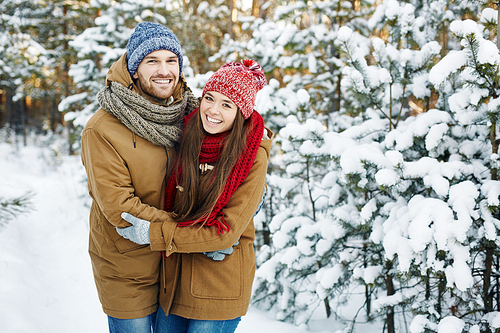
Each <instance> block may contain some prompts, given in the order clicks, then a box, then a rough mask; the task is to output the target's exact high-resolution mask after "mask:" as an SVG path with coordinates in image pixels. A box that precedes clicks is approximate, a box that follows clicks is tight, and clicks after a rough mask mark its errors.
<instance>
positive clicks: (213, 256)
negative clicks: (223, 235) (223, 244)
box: [203, 240, 240, 261]
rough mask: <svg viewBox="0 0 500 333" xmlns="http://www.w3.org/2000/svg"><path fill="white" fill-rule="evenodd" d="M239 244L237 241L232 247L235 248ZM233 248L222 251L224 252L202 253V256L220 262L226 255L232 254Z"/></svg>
mask: <svg viewBox="0 0 500 333" xmlns="http://www.w3.org/2000/svg"><path fill="white" fill-rule="evenodd" d="M239 243H240V242H239V240H237V241H236V243H234V245H233V246H236V245H238V244H239ZM233 246H231V247H230V248H228V249H224V250H219V251H212V252H203V254H204V255H206V256H207V257H209V258H210V259H212V260H215V261H222V260H223V259H224V258H225V257H226V255H230V254H232V253H233Z"/></svg>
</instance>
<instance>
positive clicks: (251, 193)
mask: <svg viewBox="0 0 500 333" xmlns="http://www.w3.org/2000/svg"><path fill="white" fill-rule="evenodd" d="M266 130H267V133H268V137H269V138H270V139H265V140H262V141H261V144H260V147H259V149H258V152H257V156H256V158H255V161H254V164H253V166H252V168H251V170H250V173H249V174H248V176H247V178H246V179H245V180H244V181H243V183H242V184H241V185H240V186H239V187H238V189H237V190H236V191H235V192H234V193H233V195H232V196H231V198H230V200H229V202H228V203H227V205H226V206H225V207H224V208H223V210H222V211H223V213H224V216H225V218H224V221H225V222H226V223H227V224H228V225H229V226H230V231H229V232H225V233H223V234H218V228H217V227H215V226H214V227H201V228H200V227H199V226H197V225H195V226H192V227H177V226H176V224H175V223H172V222H168V221H167V222H163V223H161V222H162V221H161V220H157V221H159V222H158V223H151V226H150V229H149V233H150V239H151V248H152V249H153V250H157V251H158V250H160V251H163V250H164V251H166V252H165V253H166V256H165V258H164V260H163V267H162V272H161V276H162V277H161V288H160V305H161V307H162V309H163V311H164V312H165V313H166V314H169V313H171V314H175V315H178V316H182V317H185V318H190V319H201V320H229V319H234V318H236V317H240V316H243V315H245V314H246V312H247V310H248V306H249V304H250V296H251V292H252V283H253V279H254V275H255V266H256V263H255V253H254V248H253V241H254V239H255V227H254V223H253V215H254V214H255V211H256V210H257V207H258V206H259V203H260V201H261V199H262V195H263V192H264V186H265V178H266V173H267V162H268V158H269V153H270V149H271V139H272V137H273V133H272V132H271V131H270V130H268V129H266ZM209 172H210V171H209ZM206 178H207V179H210V175H208V176H206ZM238 240H239V244H238V245H237V246H235V247H234V248H233V249H234V252H233V253H232V254H231V255H226V257H225V258H224V260H222V261H214V260H212V259H210V258H208V257H207V256H205V255H204V254H202V253H200V252H209V251H217V250H222V249H227V248H229V247H231V246H232V245H233V244H235V243H236V241H238Z"/></svg>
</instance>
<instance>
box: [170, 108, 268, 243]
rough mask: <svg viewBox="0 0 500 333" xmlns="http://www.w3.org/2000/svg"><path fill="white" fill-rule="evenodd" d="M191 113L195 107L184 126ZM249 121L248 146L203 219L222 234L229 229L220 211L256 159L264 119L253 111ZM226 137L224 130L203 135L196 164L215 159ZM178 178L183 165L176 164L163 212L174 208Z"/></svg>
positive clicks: (210, 161)
mask: <svg viewBox="0 0 500 333" xmlns="http://www.w3.org/2000/svg"><path fill="white" fill-rule="evenodd" d="M193 115H196V116H198V109H196V110H194V111H193V112H191V113H190V114H189V115H187V116H186V117H184V128H185V127H186V123H187V122H188V121H189V119H191V117H193ZM249 121H250V122H251V124H252V126H253V128H252V130H251V131H250V133H249V135H248V137H247V145H246V147H245V150H244V151H243V154H242V155H241V157H240V158H239V160H238V161H237V162H236V165H235V166H234V168H233V170H231V172H230V174H229V178H228V179H227V182H226V186H225V187H224V190H223V191H222V193H221V195H220V197H219V199H218V200H217V203H216V204H215V207H214V209H213V211H212V212H211V213H210V215H209V217H208V219H207V220H206V222H205V225H206V226H213V225H216V226H217V228H218V231H219V234H221V233H224V231H228V232H229V230H230V227H229V225H228V224H227V223H226V222H225V221H224V213H223V212H222V211H221V210H222V208H224V206H226V204H227V203H228V202H229V199H230V198H231V195H233V193H234V192H235V191H236V189H237V188H238V187H239V186H240V185H241V183H243V181H244V180H245V178H246V177H247V176H248V173H249V172H250V169H251V168H252V165H253V162H254V160H255V156H257V150H258V148H259V146H260V142H261V140H262V136H263V135H264V120H263V119H262V116H261V115H260V114H258V113H257V112H256V111H254V112H253V113H252V115H251V116H250V118H249ZM226 136H227V131H226V132H223V133H219V134H215V135H211V134H206V135H205V138H204V139H203V143H202V146H201V151H200V155H199V163H214V162H216V161H218V160H219V157H220V153H221V151H222V149H221V148H222V146H221V144H223V143H224V140H225V138H226ZM178 175H179V177H178ZM181 177H182V165H181V166H179V168H178V169H177V170H175V171H173V172H172V174H171V175H170V178H169V179H168V182H167V187H166V193H165V210H166V211H171V210H172V208H173V203H174V199H175V193H176V185H177V182H176V179H177V178H181ZM218 215H221V221H219V220H218V219H217V216H218ZM204 221H205V219H200V220H190V221H182V222H178V225H179V226H181V227H186V226H191V225H194V224H197V223H200V222H204Z"/></svg>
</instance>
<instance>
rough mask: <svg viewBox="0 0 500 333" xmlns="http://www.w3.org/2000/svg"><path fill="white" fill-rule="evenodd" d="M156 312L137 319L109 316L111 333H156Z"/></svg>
mask: <svg viewBox="0 0 500 333" xmlns="http://www.w3.org/2000/svg"><path fill="white" fill-rule="evenodd" d="M155 322H156V312H153V313H152V314H150V315H149V316H146V317H142V318H135V319H118V318H114V317H110V316H108V325H109V333H151V332H153V333H155V329H154V327H155Z"/></svg>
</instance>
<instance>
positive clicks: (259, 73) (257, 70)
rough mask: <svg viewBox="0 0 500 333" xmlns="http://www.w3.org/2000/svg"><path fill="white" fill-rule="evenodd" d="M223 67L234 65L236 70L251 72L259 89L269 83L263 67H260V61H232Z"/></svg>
mask: <svg viewBox="0 0 500 333" xmlns="http://www.w3.org/2000/svg"><path fill="white" fill-rule="evenodd" d="M222 67H234V69H235V70H236V71H242V72H243V71H245V72H250V73H251V74H252V75H253V78H254V82H255V85H256V87H257V90H261V89H262V88H264V86H265V85H266V84H267V80H266V76H265V75H264V71H263V70H262V67H260V65H259V63H258V62H257V61H255V60H252V59H244V60H242V61H241V63H237V62H234V61H231V62H228V63H227V64H225V65H224V66H222Z"/></svg>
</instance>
